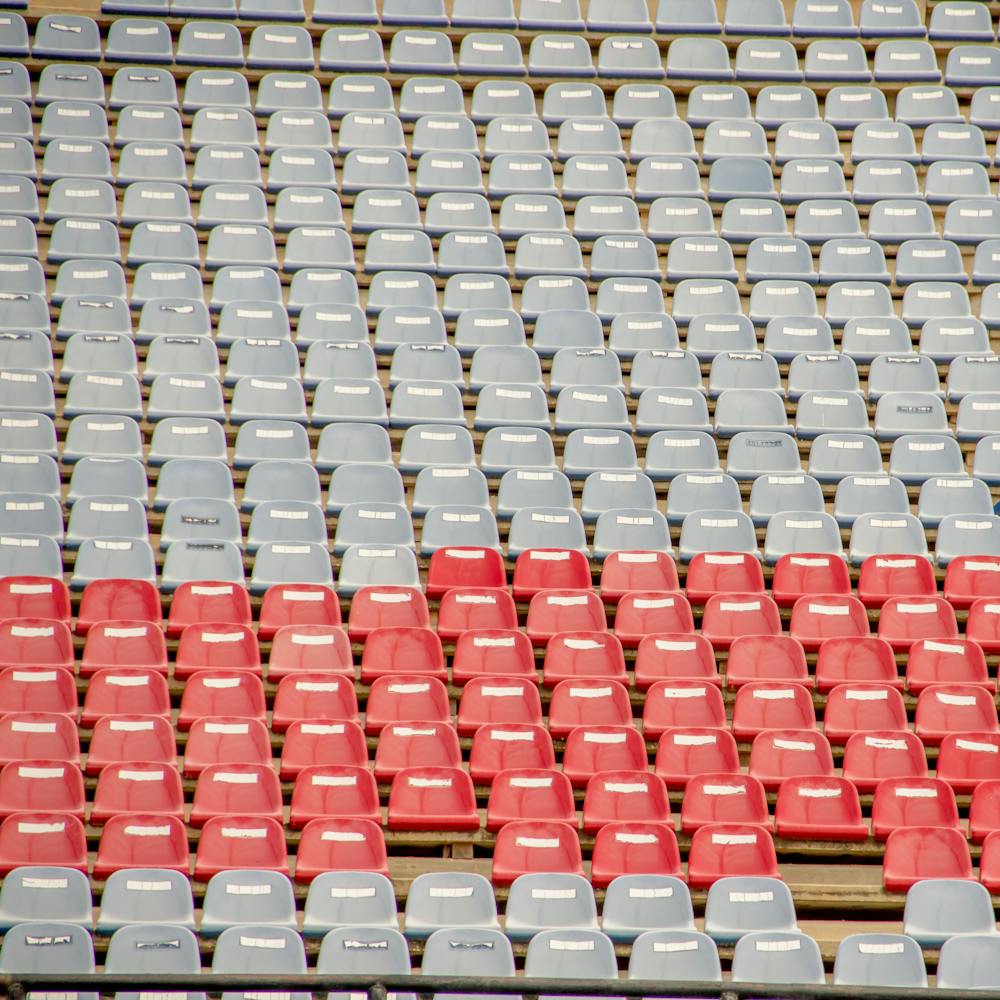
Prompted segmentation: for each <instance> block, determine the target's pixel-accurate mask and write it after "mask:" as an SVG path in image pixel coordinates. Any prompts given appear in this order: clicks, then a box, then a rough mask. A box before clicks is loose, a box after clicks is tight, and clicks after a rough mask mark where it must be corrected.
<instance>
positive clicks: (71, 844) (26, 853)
mask: <svg viewBox="0 0 1000 1000" xmlns="http://www.w3.org/2000/svg"><path fill="white" fill-rule="evenodd" d="M23 865H58V866H59V867H60V868H76V869H77V870H78V871H81V872H83V873H84V874H86V873H87V837H86V834H85V833H84V829H83V823H81V822H80V820H78V819H77V818H76V817H75V816H69V815H66V814H65V813H31V812H23V813H15V814H14V815H13V816H8V817H7V818H6V819H4V821H3V822H2V823H0V875H6V874H7V873H8V872H10V871H11V870H12V869H14V868H20V867H22V866H23Z"/></svg>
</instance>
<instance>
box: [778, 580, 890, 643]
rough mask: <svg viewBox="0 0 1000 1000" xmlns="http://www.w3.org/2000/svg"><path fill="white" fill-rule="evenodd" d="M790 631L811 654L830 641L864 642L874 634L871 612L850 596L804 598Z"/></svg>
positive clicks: (799, 602)
mask: <svg viewBox="0 0 1000 1000" xmlns="http://www.w3.org/2000/svg"><path fill="white" fill-rule="evenodd" d="M788 631H789V634H790V635H792V636H793V637H794V638H796V639H798V640H799V642H801V643H802V645H803V646H804V647H805V648H806V649H808V650H810V651H812V650H815V649H819V648H820V646H822V644H823V643H824V642H825V641H826V640H828V639H837V638H846V639H863V638H866V637H867V636H868V635H869V634H870V629H869V627H868V611H867V610H866V609H865V606H864V605H863V604H862V603H861V602H860V601H859V600H858V599H857V598H856V597H851V596H850V595H848V594H837V595H833V596H822V595H816V596H812V595H810V596H809V597H800V598H799V599H798V600H797V601H796V602H795V605H794V606H793V608H792V620H791V623H790V624H789V626H788Z"/></svg>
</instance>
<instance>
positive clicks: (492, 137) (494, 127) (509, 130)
mask: <svg viewBox="0 0 1000 1000" xmlns="http://www.w3.org/2000/svg"><path fill="white" fill-rule="evenodd" d="M483 150H484V154H485V156H484V159H485V160H487V161H491V160H493V159H495V158H496V157H497V156H500V155H503V154H511V155H514V156H518V155H524V154H527V155H531V156H544V157H545V158H546V159H551V158H552V155H553V154H552V146H551V144H550V141H549V133H548V129H547V128H546V127H545V124H544V123H543V122H542V120H541V119H540V118H534V117H528V116H524V115H516V116H515V115H512V116H502V117H497V118H492V119H490V121H489V122H488V124H487V125H486V138H485V141H484V143H483ZM515 162H516V161H515Z"/></svg>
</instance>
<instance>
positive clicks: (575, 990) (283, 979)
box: [0, 973, 1000, 1000]
mask: <svg viewBox="0 0 1000 1000" xmlns="http://www.w3.org/2000/svg"><path fill="white" fill-rule="evenodd" d="M0 989H2V990H3V991H4V992H5V993H6V996H7V997H9V998H10V1000H25V995H26V994H27V993H28V992H29V991H38V992H58V993H65V992H81V993H83V992H89V993H98V994H105V995H107V994H109V993H114V992H115V991H117V990H121V991H129V992H137V991H141V992H144V993H147V994H148V993H152V992H163V993H167V992H170V993H181V992H191V993H212V994H217V993H222V992H224V991H232V992H242V991H251V992H254V993H268V992H280V993H289V992H302V993H327V992H338V993H362V992H363V993H366V994H367V998H368V1000H386V997H387V994H389V993H411V994H417V995H418V996H420V997H431V996H432V995H433V994H435V993H464V994H470V993H471V994H479V995H490V994H492V995H494V996H497V997H504V996H519V997H524V998H525V1000H530V998H535V997H538V996H539V995H540V994H550V995H554V996H575V997H580V996H592V997H622V998H624V997H630V998H631V997H671V998H675V997H676V998H685V997H702V998H706V1000H751V998H762V997H767V998H770V1000H997V998H998V996H1000V994H998V993H996V992H991V991H988V990H938V989H926V990H924V989H913V988H900V987H882V986H879V987H873V986H826V985H825V986H809V985H779V984H775V983H732V982H724V983H715V982H691V981H682V982H675V981H671V980H648V979H643V980H640V979H528V978H526V977H510V978H477V977H473V976H461V977H456V976H360V975H346V976H345V975H336V976H335V975H320V974H307V975H298V976H273V975H215V974H211V973H209V974H206V975H201V976H191V975H175V974H158V975H121V974H108V973H91V974H75V973H74V974H63V975H59V974H53V973H31V974H25V975H18V974H15V973H5V974H0Z"/></svg>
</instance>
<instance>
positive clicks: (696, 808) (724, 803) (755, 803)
mask: <svg viewBox="0 0 1000 1000" xmlns="http://www.w3.org/2000/svg"><path fill="white" fill-rule="evenodd" d="M715 823H749V824H753V825H755V826H768V825H769V824H770V817H769V815H768V810H767V796H766V793H765V792H764V786H763V785H762V784H761V783H760V782H759V781H758V780H757V779H756V778H751V777H749V776H747V775H740V774H729V773H720V774H712V773H707V774H697V775H695V776H694V777H692V778H691V780H690V781H688V783H687V787H686V788H685V789H684V800H683V802H682V804H681V830H682V832H684V833H688V834H691V833H694V831H695V830H697V829H699V828H700V827H703V826H708V825H710V824H715Z"/></svg>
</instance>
